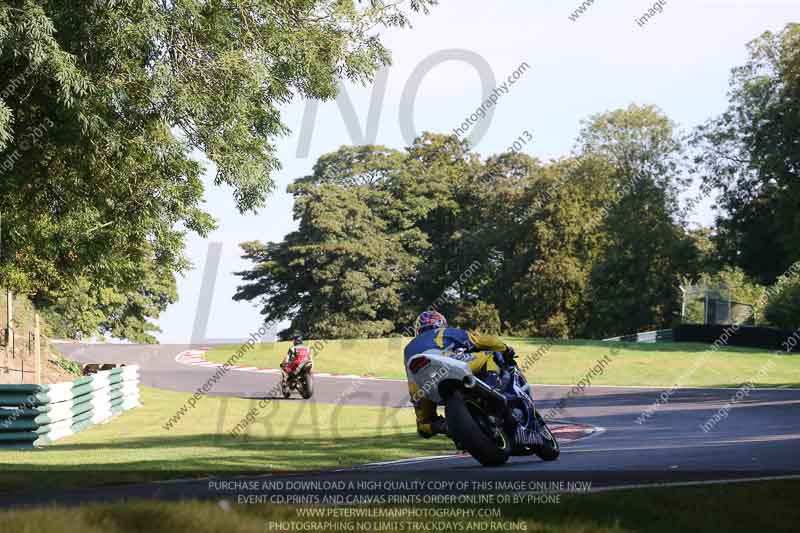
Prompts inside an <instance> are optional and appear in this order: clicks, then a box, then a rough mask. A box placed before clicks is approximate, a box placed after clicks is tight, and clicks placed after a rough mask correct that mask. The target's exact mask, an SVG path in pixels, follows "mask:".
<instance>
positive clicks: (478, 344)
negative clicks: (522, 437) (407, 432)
mask: <svg viewBox="0 0 800 533" xmlns="http://www.w3.org/2000/svg"><path fill="white" fill-rule="evenodd" d="M414 329H415V332H416V335H417V336H416V337H415V338H414V339H412V340H411V342H409V343H408V345H407V346H406V348H405V350H404V362H405V364H407V363H408V360H409V359H410V358H411V357H413V356H415V355H418V354H420V353H422V352H424V351H425V350H430V349H439V350H442V351H444V352H445V353H449V352H452V353H453V354H455V353H456V351H457V350H463V351H464V352H471V356H472V359H471V360H470V361H469V366H470V369H471V370H472V372H473V373H474V374H476V375H478V374H484V376H485V378H484V381H485V382H486V383H487V384H488V385H490V386H492V387H497V386H498V385H499V376H498V374H499V370H500V368H499V367H498V365H497V362H496V361H495V359H494V357H493V353H491V352H501V353H503V355H504V356H505V357H507V358H513V357H514V349H513V348H512V347H510V346H508V345H507V344H506V343H504V342H503V341H501V340H500V339H499V338H497V337H495V336H494V335H484V334H481V333H477V332H474V331H467V330H463V329H457V328H448V327H447V319H445V317H444V316H443V315H442V314H441V313H439V312H437V311H425V312H423V313H422V314H421V315H419V317H417V320H416V323H415V328H414ZM408 392H409V394H410V395H411V399H412V402H413V404H414V411H415V412H416V415H417V433H419V435H420V436H421V437H424V438H426V439H427V438H430V437H432V436H433V435H436V434H442V433H447V423H446V422H445V419H444V418H443V417H441V416H437V414H436V404H435V403H433V402H432V401H431V400H429V399H427V398H424V397H423V398H418V396H419V394H418V387H417V385H416V384H414V383H412V382H411V380H409V383H408Z"/></svg>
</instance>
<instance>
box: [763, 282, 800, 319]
mask: <svg viewBox="0 0 800 533" xmlns="http://www.w3.org/2000/svg"><path fill="white" fill-rule="evenodd" d="M764 318H766V319H767V321H768V322H769V323H770V324H772V325H774V326H777V327H779V328H782V329H785V330H790V331H794V330H798V329H800V278H798V277H794V278H792V279H790V280H789V281H787V282H786V283H783V284H781V286H780V288H779V291H778V293H777V294H775V295H774V296H772V297H771V298H770V299H769V301H768V302H767V306H766V308H765V309H764Z"/></svg>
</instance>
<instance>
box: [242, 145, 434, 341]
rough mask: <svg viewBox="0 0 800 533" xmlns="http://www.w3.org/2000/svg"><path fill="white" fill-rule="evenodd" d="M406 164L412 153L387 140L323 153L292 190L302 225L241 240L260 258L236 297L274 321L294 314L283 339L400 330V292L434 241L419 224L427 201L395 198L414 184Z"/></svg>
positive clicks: (247, 250) (251, 257)
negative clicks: (270, 236) (277, 237)
mask: <svg viewBox="0 0 800 533" xmlns="http://www.w3.org/2000/svg"><path fill="white" fill-rule="evenodd" d="M405 163H406V161H405V155H404V154H402V153H400V152H395V151H392V150H388V149H386V148H384V147H380V146H366V147H358V148H349V147H345V148H342V149H340V150H339V151H337V152H335V153H332V154H328V155H325V156H323V157H321V158H320V160H319V161H318V162H317V164H316V165H315V166H314V172H313V174H311V175H309V176H306V177H304V178H301V179H299V180H297V181H296V182H295V183H294V184H292V185H291V186H290V187H289V191H290V192H291V193H292V194H294V196H295V206H294V214H295V219H297V220H299V228H298V230H297V231H294V232H292V233H290V234H289V235H288V236H287V237H286V238H285V239H284V240H283V241H282V242H280V243H269V244H266V245H265V244H262V243H259V242H250V243H244V244H242V248H243V250H244V251H245V254H244V256H243V257H244V258H245V259H249V260H251V261H253V262H254V263H256V265H255V266H254V268H253V269H252V270H249V271H245V272H239V273H238V275H240V276H242V278H243V280H244V281H248V282H251V283H248V284H245V285H243V286H240V287H239V289H238V290H237V293H236V295H235V296H234V299H236V300H257V301H258V302H260V303H261V304H262V305H263V309H262V313H263V314H264V315H265V318H267V319H270V320H281V319H286V318H288V319H290V320H291V321H292V323H291V326H290V327H289V328H288V329H286V330H285V331H283V332H281V336H283V337H287V336H289V335H291V333H292V332H293V331H302V332H304V333H305V334H306V335H309V336H312V337H317V338H320V337H321V338H330V337H338V338H355V337H378V336H382V335H386V334H388V333H392V332H394V331H395V330H396V325H397V324H398V323H399V322H400V319H399V317H400V316H401V314H402V311H403V309H402V306H403V303H404V302H403V299H402V297H401V295H402V294H403V292H404V290H405V289H406V284H407V283H408V280H409V279H411V277H412V276H413V273H414V271H415V270H416V268H417V267H418V265H419V260H420V257H419V256H420V255H421V250H422V249H423V248H424V247H425V246H426V245H427V240H426V238H425V235H424V234H423V233H422V232H421V231H420V230H419V229H418V228H416V227H415V224H414V221H415V220H416V216H417V215H418V209H419V207H418V206H417V205H415V203H414V202H413V201H411V198H408V200H409V202H402V201H401V200H402V199H403V198H404V195H402V194H399V195H396V191H397V190H398V189H400V190H402V189H404V188H405V187H406V186H412V184H414V183H415V181H414V180H413V179H412V177H411V176H410V175H408V174H407V172H406V170H405ZM423 212H424V210H423Z"/></svg>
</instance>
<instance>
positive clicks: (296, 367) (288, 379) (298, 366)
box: [281, 346, 314, 400]
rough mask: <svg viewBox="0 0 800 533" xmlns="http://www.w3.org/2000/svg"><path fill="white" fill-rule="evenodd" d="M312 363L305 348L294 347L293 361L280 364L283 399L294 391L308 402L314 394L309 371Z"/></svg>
mask: <svg viewBox="0 0 800 533" xmlns="http://www.w3.org/2000/svg"><path fill="white" fill-rule="evenodd" d="M313 366H314V362H313V361H312V360H311V354H310V353H309V351H308V348H306V347H305V346H297V347H295V355H294V359H290V360H288V361H285V362H283V363H281V392H282V393H283V397H284V398H288V397H289V396H291V395H292V391H293V390H296V391H297V392H299V393H300V396H302V397H303V399H306V400H308V399H309V398H311V396H312V395H313V394H314V376H313V375H312V374H311V369H312V367H313Z"/></svg>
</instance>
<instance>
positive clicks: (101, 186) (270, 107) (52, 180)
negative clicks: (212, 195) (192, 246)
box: [0, 0, 433, 335]
mask: <svg viewBox="0 0 800 533" xmlns="http://www.w3.org/2000/svg"><path fill="white" fill-rule="evenodd" d="M431 3H433V2H431V1H429V0H412V1H411V2H408V3H402V2H401V3H387V2H383V1H377V0H373V1H371V2H365V3H360V2H353V1H341V0H311V1H308V0H302V1H299V0H297V1H295V0H290V1H286V2H273V1H266V0H264V1H253V2H247V3H228V2H195V1H192V0H177V1H173V2H157V1H145V2H131V1H121V2H77V3H76V2H65V1H46V0H25V1H3V2H0V70H1V71H2V72H3V74H4V76H3V77H4V82H3V83H5V84H6V85H5V86H4V87H0V91H2V92H0V178H1V179H0V214H2V217H3V224H2V235H1V236H2V239H0V242H1V243H2V248H0V257H2V263H0V284H2V285H4V286H7V287H10V288H12V289H13V290H15V291H21V292H25V293H28V294H34V295H35V297H36V299H37V300H38V301H39V302H41V303H43V304H45V303H54V302H57V301H58V299H59V298H62V297H63V298H67V299H68V300H69V302H70V303H69V305H70V306H73V305H77V304H79V302H84V303H85V304H86V306H87V307H85V308H84V311H86V313H80V312H79V313H78V314H82V315H83V317H84V319H85V320H80V321H77V322H75V324H83V325H82V326H80V327H81V329H84V328H88V327H89V326H90V324H93V323H96V324H99V323H98V322H97V321H93V320H89V318H90V316H91V314H92V313H93V311H92V309H91V307H92V306H93V305H94V304H97V305H100V306H101V307H102V308H103V309H107V307H106V306H108V305H111V306H113V308H114V312H113V313H111V315H110V316H113V317H114V318H107V319H105V320H102V321H101V322H102V325H101V326H100V328H101V330H109V331H111V332H114V333H117V334H125V335H128V334H129V333H130V332H131V330H130V329H128V326H127V325H125V324H128V325H131V326H132V327H133V329H134V330H135V331H136V332H137V333H134V335H139V334H144V329H147V328H144V329H143V327H139V326H134V325H133V324H135V323H136V322H137V321H139V322H141V320H143V319H146V318H147V317H153V316H157V313H158V310H159V309H162V308H163V302H164V301H172V300H174V275H175V273H178V272H181V271H183V270H184V269H185V268H186V267H187V262H186V259H185V258H184V255H183V243H184V238H185V235H186V233H187V232H195V233H197V234H199V235H206V234H207V233H208V232H209V231H210V230H211V229H213V228H214V224H215V223H214V221H213V220H212V218H211V217H210V216H209V215H208V214H207V213H206V212H205V211H204V210H203V208H202V200H203V182H202V180H201V176H202V174H203V172H204V171H205V169H204V168H203V166H202V165H201V164H200V163H199V162H198V160H197V158H196V157H195V156H194V155H193V151H195V150H197V151H201V152H202V153H203V154H204V155H205V156H206V157H207V158H208V159H209V160H210V161H212V162H213V163H214V164H215V167H216V173H215V175H214V182H215V183H216V184H218V185H226V186H229V187H230V189H231V190H232V191H233V195H234V198H235V200H236V204H237V206H238V208H239V210H241V211H243V212H246V211H252V210H255V209H257V208H259V207H260V206H262V205H264V202H265V199H266V197H267V195H268V193H269V192H270V191H271V190H272V188H273V181H272V178H271V176H272V173H273V171H274V170H275V169H277V168H278V167H279V162H278V159H277V157H276V154H275V145H274V143H275V139H276V137H278V136H281V135H284V134H286V133H287V128H286V126H285V125H284V124H283V122H282V120H281V116H280V107H281V106H282V105H284V104H285V103H287V102H289V101H290V100H291V99H292V98H294V97H304V98H317V99H331V98H333V97H335V95H336V87H337V83H338V81H339V80H340V79H342V78H347V79H350V80H353V81H356V82H362V83H363V82H367V81H369V80H370V79H371V78H372V76H373V75H374V73H375V72H376V70H377V69H378V68H380V67H381V66H383V65H385V64H386V63H388V62H389V59H390V55H389V51H388V50H387V49H386V48H385V47H384V46H383V45H382V44H381V41H380V39H379V38H378V36H377V34H376V27H381V26H383V27H389V26H406V25H408V22H409V19H408V12H409V10H423V11H424V10H427V8H428V6H429V5H430V4H431ZM404 4H405V5H404ZM145 271H146V272H147V275H142V272H145ZM87 283H88V285H89V286H91V287H92V291H90V292H89V293H85V292H84V293H83V294H82V296H81V297H80V298H72V297H70V296H69V294H71V293H74V292H75V291H76V290H77V288H78V287H81V286H84V285H85V284H87ZM104 291H105V292H104ZM112 293H113V294H117V295H118V296H117V297H107V296H108V295H109V294H112ZM89 294H94V295H95V296H93V297H91V298H89V299H87V297H88V295H89ZM103 294H105V296H102V295H103ZM123 295H124V296H123ZM76 296H77V295H76ZM141 299H144V300H146V301H147V302H148V303H146V304H143V302H142V301H138V300H141ZM135 300H136V301H138V303H134V301H135ZM62 303H63V304H64V305H66V303H67V301H66V300H65V301H64V302H62ZM76 312H77V311H76ZM101 314H105V313H101ZM128 317H130V320H129V319H128ZM76 327H77V326H76ZM89 332H90V331H85V333H89Z"/></svg>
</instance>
